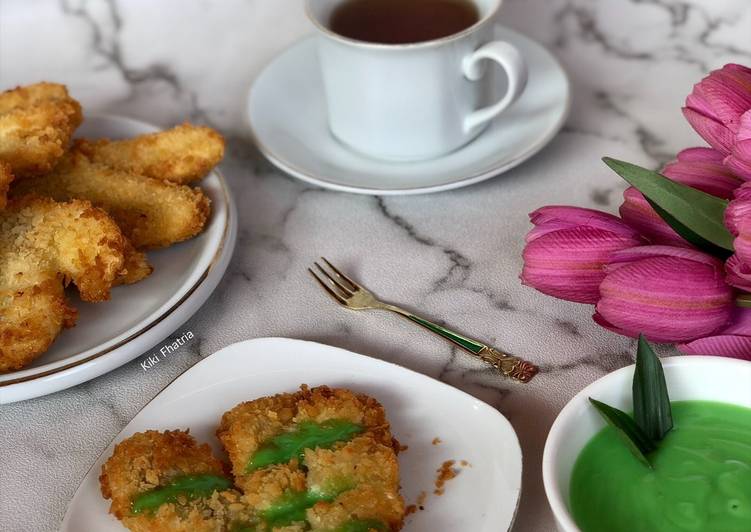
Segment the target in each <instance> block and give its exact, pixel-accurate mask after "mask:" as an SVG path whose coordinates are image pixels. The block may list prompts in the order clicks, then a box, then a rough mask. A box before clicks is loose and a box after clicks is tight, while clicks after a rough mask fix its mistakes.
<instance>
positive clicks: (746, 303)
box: [735, 294, 751, 308]
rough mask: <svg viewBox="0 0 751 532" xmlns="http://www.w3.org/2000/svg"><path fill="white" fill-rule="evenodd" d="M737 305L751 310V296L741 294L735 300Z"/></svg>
mask: <svg viewBox="0 0 751 532" xmlns="http://www.w3.org/2000/svg"><path fill="white" fill-rule="evenodd" d="M735 304H736V305H738V306H739V307H742V308H751V294H741V295H739V296H738V298H737V299H736V300H735Z"/></svg>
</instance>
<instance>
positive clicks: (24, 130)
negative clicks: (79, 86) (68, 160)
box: [0, 83, 83, 178]
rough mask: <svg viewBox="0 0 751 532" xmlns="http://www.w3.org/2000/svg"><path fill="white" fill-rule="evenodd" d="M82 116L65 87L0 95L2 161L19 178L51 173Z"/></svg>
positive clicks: (41, 86) (49, 86)
mask: <svg viewBox="0 0 751 532" xmlns="http://www.w3.org/2000/svg"><path fill="white" fill-rule="evenodd" d="M82 120H83V115H82V113H81V106H80V105H79V103H78V102H77V101H76V100H74V99H73V98H71V97H70V95H69V94H68V90H67V89H66V88H65V86H64V85H59V84H56V83H37V84H34V85H29V86H27V87H18V88H16V89H13V90H8V91H5V92H3V93H0V161H3V162H6V163H8V164H9V165H10V166H11V168H12V170H13V174H14V175H15V176H16V177H17V178H21V177H26V176H28V175H37V174H41V173H44V172H48V171H50V170H51V169H52V167H53V166H54V165H55V163H56V162H57V161H58V160H59V159H60V158H61V157H62V156H63V154H64V153H65V151H66V150H67V149H68V146H69V144H70V140H71V137H72V135H73V132H74V131H75V129H76V128H77V127H78V126H79V125H80V124H81V121H82Z"/></svg>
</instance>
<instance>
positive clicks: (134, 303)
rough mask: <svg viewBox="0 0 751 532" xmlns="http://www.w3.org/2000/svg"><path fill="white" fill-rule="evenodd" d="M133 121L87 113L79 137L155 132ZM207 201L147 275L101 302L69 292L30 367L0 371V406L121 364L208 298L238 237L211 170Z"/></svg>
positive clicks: (227, 198) (205, 185)
mask: <svg viewBox="0 0 751 532" xmlns="http://www.w3.org/2000/svg"><path fill="white" fill-rule="evenodd" d="M156 130H158V128H156V127H154V126H152V125H150V124H147V123H144V122H140V121H137V120H132V119H129V118H122V117H115V116H93V117H87V118H86V120H85V122H84V123H83V125H82V126H81V128H80V129H79V130H78V131H77V133H76V135H77V136H79V137H109V138H124V137H131V136H134V135H138V134H141V133H148V132H152V131H156ZM201 188H202V189H203V190H204V191H205V192H206V194H207V195H208V196H209V197H210V198H211V217H210V219H209V221H208V223H207V224H206V228H205V230H204V232H203V233H201V234H200V235H198V236H197V237H196V238H193V239H191V240H188V241H186V242H182V243H180V244H177V245H175V246H171V247H169V248H167V249H162V250H157V251H153V252H149V253H148V257H149V260H150V261H151V263H152V264H153V266H154V273H152V274H151V276H149V277H148V278H146V279H144V280H143V281H141V282H140V283H137V284H135V285H131V286H119V287H116V288H114V289H113V290H112V298H111V300H110V301H107V302H105V303H96V304H94V303H83V302H81V301H79V300H77V298H76V297H75V295H74V291H71V292H70V295H71V296H72V297H71V302H72V304H73V306H74V307H76V308H77V309H78V311H79V317H78V322H77V324H76V326H75V327H73V328H72V329H67V330H64V331H63V332H62V333H61V334H60V336H59V337H58V338H57V340H56V341H55V343H54V344H53V345H52V347H51V348H50V349H49V351H47V352H46V353H44V354H43V355H42V356H41V357H39V358H38V359H37V360H36V361H34V363H32V364H31V365H30V366H29V367H27V368H24V369H22V370H20V371H14V372H11V373H5V374H0V404H4V403H12V402H14V401H20V400H23V399H30V398H32V397H39V396H41V395H46V394H49V393H53V392H56V391H58V390H62V389H65V388H68V387H70V386H74V385H76V384H80V383H82V382H85V381H87V380H90V379H93V378H94V377H98V376H99V375H102V374H103V373H106V372H108V371H111V370H113V369H115V368H117V367H120V366H122V365H123V364H125V363H126V362H129V361H130V360H132V359H134V358H136V357H138V356H140V355H141V354H143V353H144V351H146V350H148V349H150V348H151V347H152V346H154V345H155V344H156V343H158V342H160V341H161V340H163V339H164V338H166V337H167V336H168V335H169V334H171V333H172V332H174V331H175V329H177V328H178V327H179V326H180V325H182V324H183V323H184V322H185V321H186V320H187V319H188V318H189V317H190V316H192V315H193V314H194V313H195V312H196V311H197V310H198V309H199V308H200V307H201V305H202V304H203V303H204V302H205V301H206V299H207V298H208V297H209V295H211V292H213V290H214V288H216V285H217V284H218V283H219V280H220V279H221V277H222V275H223V274H224V271H225V270H226V269H227V265H228V264H229V259H230V257H231V256H232V251H233V249H234V246H235V238H236V235H237V214H236V211H235V206H234V203H233V201H232V197H231V195H230V193H229V189H228V188H227V184H226V183H225V181H224V178H223V177H222V176H221V174H219V173H218V172H216V171H215V172H212V173H211V174H210V175H209V176H207V177H206V178H205V179H204V180H203V181H202V182H201Z"/></svg>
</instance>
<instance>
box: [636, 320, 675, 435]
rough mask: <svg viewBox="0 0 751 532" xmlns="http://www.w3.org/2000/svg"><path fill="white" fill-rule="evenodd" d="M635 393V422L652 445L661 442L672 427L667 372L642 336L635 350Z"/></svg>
mask: <svg viewBox="0 0 751 532" xmlns="http://www.w3.org/2000/svg"><path fill="white" fill-rule="evenodd" d="M632 393H633V400H634V421H636V424H637V425H638V426H639V428H640V429H642V430H643V431H644V433H645V434H646V435H647V436H648V437H649V438H650V439H651V440H652V441H653V442H658V441H660V440H661V439H663V438H664V437H665V435H666V434H667V433H668V432H670V430H671V429H672V428H673V415H672V412H671V409H670V397H669V396H668V386H667V384H666V383H665V372H664V371H663V370H662V364H660V359H659V358H657V355H655V352H654V351H653V350H652V347H651V346H650V345H649V344H648V343H647V340H646V339H645V338H644V336H643V335H640V336H639V347H638V349H637V351H636V369H635V370H634V382H633V386H632Z"/></svg>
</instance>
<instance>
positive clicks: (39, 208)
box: [0, 197, 124, 372]
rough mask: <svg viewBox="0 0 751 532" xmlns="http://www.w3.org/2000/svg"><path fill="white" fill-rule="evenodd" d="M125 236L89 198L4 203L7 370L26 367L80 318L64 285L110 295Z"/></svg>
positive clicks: (0, 283)
mask: <svg viewBox="0 0 751 532" xmlns="http://www.w3.org/2000/svg"><path fill="white" fill-rule="evenodd" d="M123 246H124V238H123V235H122V233H121V232H120V230H119V228H118V227H117V225H116V224H115V222H114V221H113V220H112V219H111V218H110V217H109V216H107V215H106V214H105V213H104V212H103V211H101V210H99V209H96V208H94V207H93V206H92V205H91V204H90V203H89V202H86V201H71V202H67V203H56V202H54V201H52V200H50V199H47V198H33V197H26V198H21V199H18V200H15V201H11V202H10V203H9V204H8V205H7V207H6V209H5V210H3V211H0V372H5V371H11V370H15V369H20V368H22V367H23V366H25V365H26V364H28V363H29V362H31V361H32V360H34V359H35V358H36V357H37V356H39V355H40V354H41V353H43V352H44V351H46V350H47V348H48V347H49V346H50V344H51V343H52V341H53V340H54V339H55V338H56V337H57V335H58V334H59V333H60V330H61V329H62V327H71V326H72V325H73V324H74V322H75V310H73V309H71V308H70V307H69V306H68V305H67V303H66V300H65V294H64V291H63V289H64V287H65V285H67V284H68V283H69V282H70V281H73V283H75V285H76V286H77V287H78V290H79V292H80V295H81V299H83V300H84V301H103V300H105V299H108V298H109V293H110V288H111V287H112V285H113V283H114V282H115V279H116V277H117V276H118V274H119V272H120V271H121V270H122V267H123V261H124V258H123Z"/></svg>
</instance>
